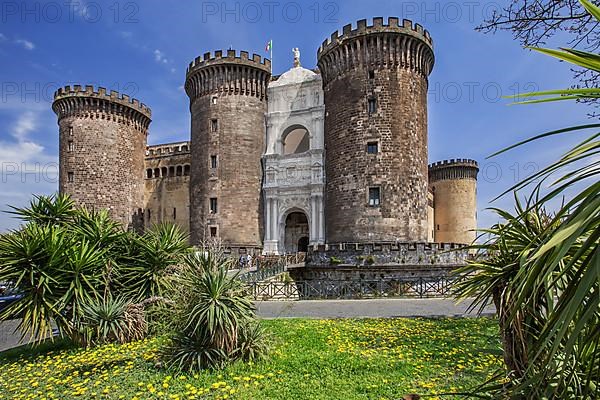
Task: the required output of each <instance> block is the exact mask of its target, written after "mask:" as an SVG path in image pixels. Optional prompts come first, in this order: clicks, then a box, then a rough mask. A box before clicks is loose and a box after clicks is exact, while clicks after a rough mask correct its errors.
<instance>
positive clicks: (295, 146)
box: [283, 125, 310, 154]
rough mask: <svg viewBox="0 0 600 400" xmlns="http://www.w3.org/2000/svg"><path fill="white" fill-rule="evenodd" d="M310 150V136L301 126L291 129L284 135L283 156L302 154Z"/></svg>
mask: <svg viewBox="0 0 600 400" xmlns="http://www.w3.org/2000/svg"><path fill="white" fill-rule="evenodd" d="M309 149H310V135H309V133H308V130H307V129H306V128H305V127H303V126H301V125H294V126H291V127H289V128H288V129H287V130H286V132H285V133H284V135H283V154H300V153H304V152H305V151H308V150H309Z"/></svg>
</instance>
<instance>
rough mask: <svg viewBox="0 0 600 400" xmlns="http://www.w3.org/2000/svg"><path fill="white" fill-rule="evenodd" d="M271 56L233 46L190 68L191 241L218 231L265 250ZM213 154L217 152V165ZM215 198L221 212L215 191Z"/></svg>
mask: <svg viewBox="0 0 600 400" xmlns="http://www.w3.org/2000/svg"><path fill="white" fill-rule="evenodd" d="M270 69H271V68H270V62H269V61H268V60H264V61H263V60H262V59H261V58H260V57H259V56H257V55H254V57H252V58H250V57H249V55H248V53H247V52H241V53H240V54H239V55H237V54H236V52H235V51H233V50H230V51H228V52H227V54H226V55H225V56H224V55H223V53H222V52H220V51H219V52H216V53H215V55H214V57H212V56H211V54H210V53H207V54H205V55H204V57H203V58H198V59H196V60H195V61H194V62H193V63H192V64H191V65H190V67H189V68H188V73H187V78H186V84H185V89H186V93H187V94H188V96H189V98H190V112H191V114H192V125H191V132H192V134H191V136H192V140H191V151H192V154H193V155H194V156H193V157H192V160H191V181H190V185H191V186H190V213H191V215H190V233H191V241H192V243H193V244H199V243H201V242H202V241H205V240H207V239H208V238H210V237H211V236H212V235H213V234H216V236H217V237H218V238H219V239H220V240H221V241H222V243H223V244H224V245H225V246H226V247H229V248H232V249H240V248H244V251H249V252H259V251H260V249H261V248H262V238H263V210H262V193H261V192H262V179H263V169H262V164H261V157H262V154H263V152H264V147H265V143H264V141H265V135H266V132H265V113H266V111H267V84H268V82H269V80H270V77H271V72H270ZM211 156H216V157H217V161H216V162H217V167H216V168H212V165H211ZM211 198H214V199H216V200H217V210H216V213H213V212H211V209H210V199H211Z"/></svg>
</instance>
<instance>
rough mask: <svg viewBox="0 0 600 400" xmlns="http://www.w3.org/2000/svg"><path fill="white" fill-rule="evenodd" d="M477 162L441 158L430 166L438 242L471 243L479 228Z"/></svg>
mask: <svg viewBox="0 0 600 400" xmlns="http://www.w3.org/2000/svg"><path fill="white" fill-rule="evenodd" d="M478 171H479V168H478V167H477V162H476V161H474V160H468V159H457V160H446V161H440V162H437V163H434V164H431V165H430V166H429V185H430V188H431V190H432V191H433V193H434V205H435V207H434V226H435V229H434V238H435V241H436V242H438V243H443V242H453V243H464V244H471V243H472V242H473V241H474V240H475V238H476V236H477V232H476V231H475V230H476V229H477V173H478Z"/></svg>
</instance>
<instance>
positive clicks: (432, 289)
mask: <svg viewBox="0 0 600 400" xmlns="http://www.w3.org/2000/svg"><path fill="white" fill-rule="evenodd" d="M247 284H248V287H249V290H250V291H251V294H252V296H253V297H254V299H256V300H310V299H362V298H378V297H417V298H424V297H445V296H447V295H449V294H450V291H451V285H452V280H451V279H449V278H447V277H439V278H415V279H406V280H356V281H352V280H343V281H342V280H339V281H336V280H314V281H293V282H276V281H271V282H264V281H263V282H260V281H248V282H247Z"/></svg>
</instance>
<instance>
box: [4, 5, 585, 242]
mask: <svg viewBox="0 0 600 400" xmlns="http://www.w3.org/2000/svg"><path fill="white" fill-rule="evenodd" d="M502 3H504V2H503V1H496V2H486V1H482V2H477V1H476V2H473V1H464V2H461V1H457V2H447V1H443V2H442V1H416V2H400V1H398V0H391V1H364V0H363V1H356V0H345V1H312V0H311V1H254V2H232V1H224V2H222V1H217V2H212V1H192V0H189V1H188V0H179V1H169V0H160V1H158V0H144V1H141V0H139V1H116V2H115V1H112V0H111V1H107V2H104V1H97V2H91V1H87V0H86V1H83V0H79V1H73V2H71V4H67V3H66V2H65V1H63V0H61V1H57V2H52V1H40V2H37V1H26V2H21V1H15V2H12V1H3V3H2V6H1V8H0V18H1V19H0V21H1V23H0V73H1V76H2V86H1V88H0V91H1V93H0V94H1V99H0V127H1V129H0V164H1V166H2V181H1V185H2V186H1V188H2V190H0V209H2V210H6V209H8V205H9V204H10V205H16V206H23V205H25V204H27V203H28V201H29V199H30V197H31V195H32V194H34V193H35V194H50V193H53V192H55V191H56V190H57V183H56V173H55V172H56V168H57V162H58V150H57V144H58V129H57V124H56V117H55V115H54V113H53V112H52V110H51V102H52V93H53V91H54V90H55V89H56V88H57V87H60V86H63V85H66V84H75V83H77V84H82V85H85V84H94V85H96V86H98V85H99V86H104V87H106V88H108V89H114V90H118V91H121V92H123V93H127V94H129V95H131V96H134V97H136V98H138V99H140V100H141V101H142V102H144V103H146V104H147V105H149V106H150V107H151V108H152V112H153V122H152V125H151V127H150V135H149V143H150V144H156V143H161V142H168V141H176V140H187V139H188V138H189V111H188V106H189V105H188V99H187V97H186V95H185V93H184V91H183V83H184V79H185V68H186V66H187V65H188V63H189V62H190V61H191V60H192V59H193V58H195V57H196V56H198V55H201V54H203V53H205V52H207V51H214V50H218V49H224V50H226V49H228V48H230V47H232V48H234V49H237V50H247V51H249V52H250V53H253V52H254V53H258V54H261V55H263V56H267V54H266V52H265V44H266V42H267V41H268V40H269V39H273V43H274V49H273V51H274V54H273V58H274V73H275V74H280V73H282V72H284V71H285V70H287V69H289V68H290V67H291V64H292V53H291V49H292V48H293V47H299V48H300V50H301V52H302V64H303V66H304V67H307V68H314V67H315V66H316V52H317V48H318V46H319V45H320V43H321V42H322V41H323V40H324V39H325V38H327V37H329V36H330V35H331V33H332V32H334V31H335V30H338V29H341V28H342V26H343V25H346V24H348V23H353V24H355V23H356V21H357V20H359V19H363V18H367V19H369V20H371V18H372V17H377V16H383V17H386V18H387V17H388V16H398V17H400V18H407V19H412V20H413V21H415V22H419V23H421V24H422V25H424V26H425V28H426V29H427V30H429V32H430V33H431V35H432V37H433V39H434V46H435V55H436V64H435V67H434V71H433V73H432V74H431V76H430V90H429V92H430V93H429V157H430V162H433V161H437V160H442V159H447V158H474V159H476V160H478V161H479V162H480V166H481V173H480V177H479V189H478V203H479V204H478V205H479V209H480V212H479V226H480V227H484V226H488V225H489V224H491V223H493V222H495V221H496V219H495V217H493V215H492V214H491V213H490V212H487V211H484V209H485V208H486V207H489V206H490V203H489V201H490V200H491V199H492V198H493V197H495V196H496V195H498V194H499V193H501V192H502V191H503V190H505V189H506V188H508V187H509V186H510V185H512V184H513V183H515V181H516V179H519V178H523V177H525V176H527V174H528V173H531V172H532V171H533V170H535V169H536V168H539V167H542V166H544V165H546V164H547V163H548V162H549V161H551V160H552V159H554V158H556V157H557V156H558V155H560V154H561V152H563V151H565V150H566V149H567V148H568V146H569V144H572V143H573V141H572V139H571V138H568V137H561V138H557V139H554V140H548V141H545V142H542V143H539V144H537V145H535V146H529V147H526V148H523V149H518V150H516V151H512V152H510V153H508V154H506V155H503V156H501V157H497V158H494V159H492V160H485V157H486V156H488V155H489V154H491V153H493V152H494V151H496V150H498V149H500V148H502V147H503V146H506V145H509V144H511V143H514V142H515V141H517V140H519V139H522V138H525V137H527V136H529V135H532V134H535V133H541V132H544V131H546V130H550V129H554V128H560V127H563V126H568V125H570V124H576V123H581V122H586V121H587V116H586V113H587V112H589V111H590V110H589V109H588V108H586V107H585V106H578V105H575V104H570V103H555V104H545V105H530V106H508V103H509V101H508V100H505V99H501V98H500V96H502V95H511V94H515V93H519V92H524V91H528V90H532V89H534V90H535V89H538V88H539V89H549V88H562V87H567V86H569V85H570V84H571V83H572V75H571V72H570V71H569V67H568V66H567V65H565V64H563V63H560V62H558V61H555V60H553V59H550V58H548V57H546V56H543V55H540V54H536V53H532V52H530V51H528V50H525V49H522V48H521V47H520V45H519V44H518V43H517V42H515V41H513V40H512V37H511V35H510V33H507V32H501V33H497V34H495V35H484V34H481V33H478V32H475V31H474V27H475V26H476V25H478V24H479V23H480V22H481V21H482V19H483V18H484V16H485V15H486V14H487V13H490V12H491V11H492V10H493V9H494V8H495V7H498V4H502ZM564 43H566V40H565V41H556V42H555V43H552V45H554V46H559V45H561V44H564ZM493 205H494V206H500V207H506V208H510V207H511V205H512V199H511V198H510V196H509V197H507V198H503V199H501V200H499V201H497V202H496V203H494V204H493ZM16 225H17V222H16V221H14V220H13V219H12V218H11V217H10V216H9V215H6V214H4V213H3V214H2V215H0V231H4V230H6V229H9V228H14V227H16Z"/></svg>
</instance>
